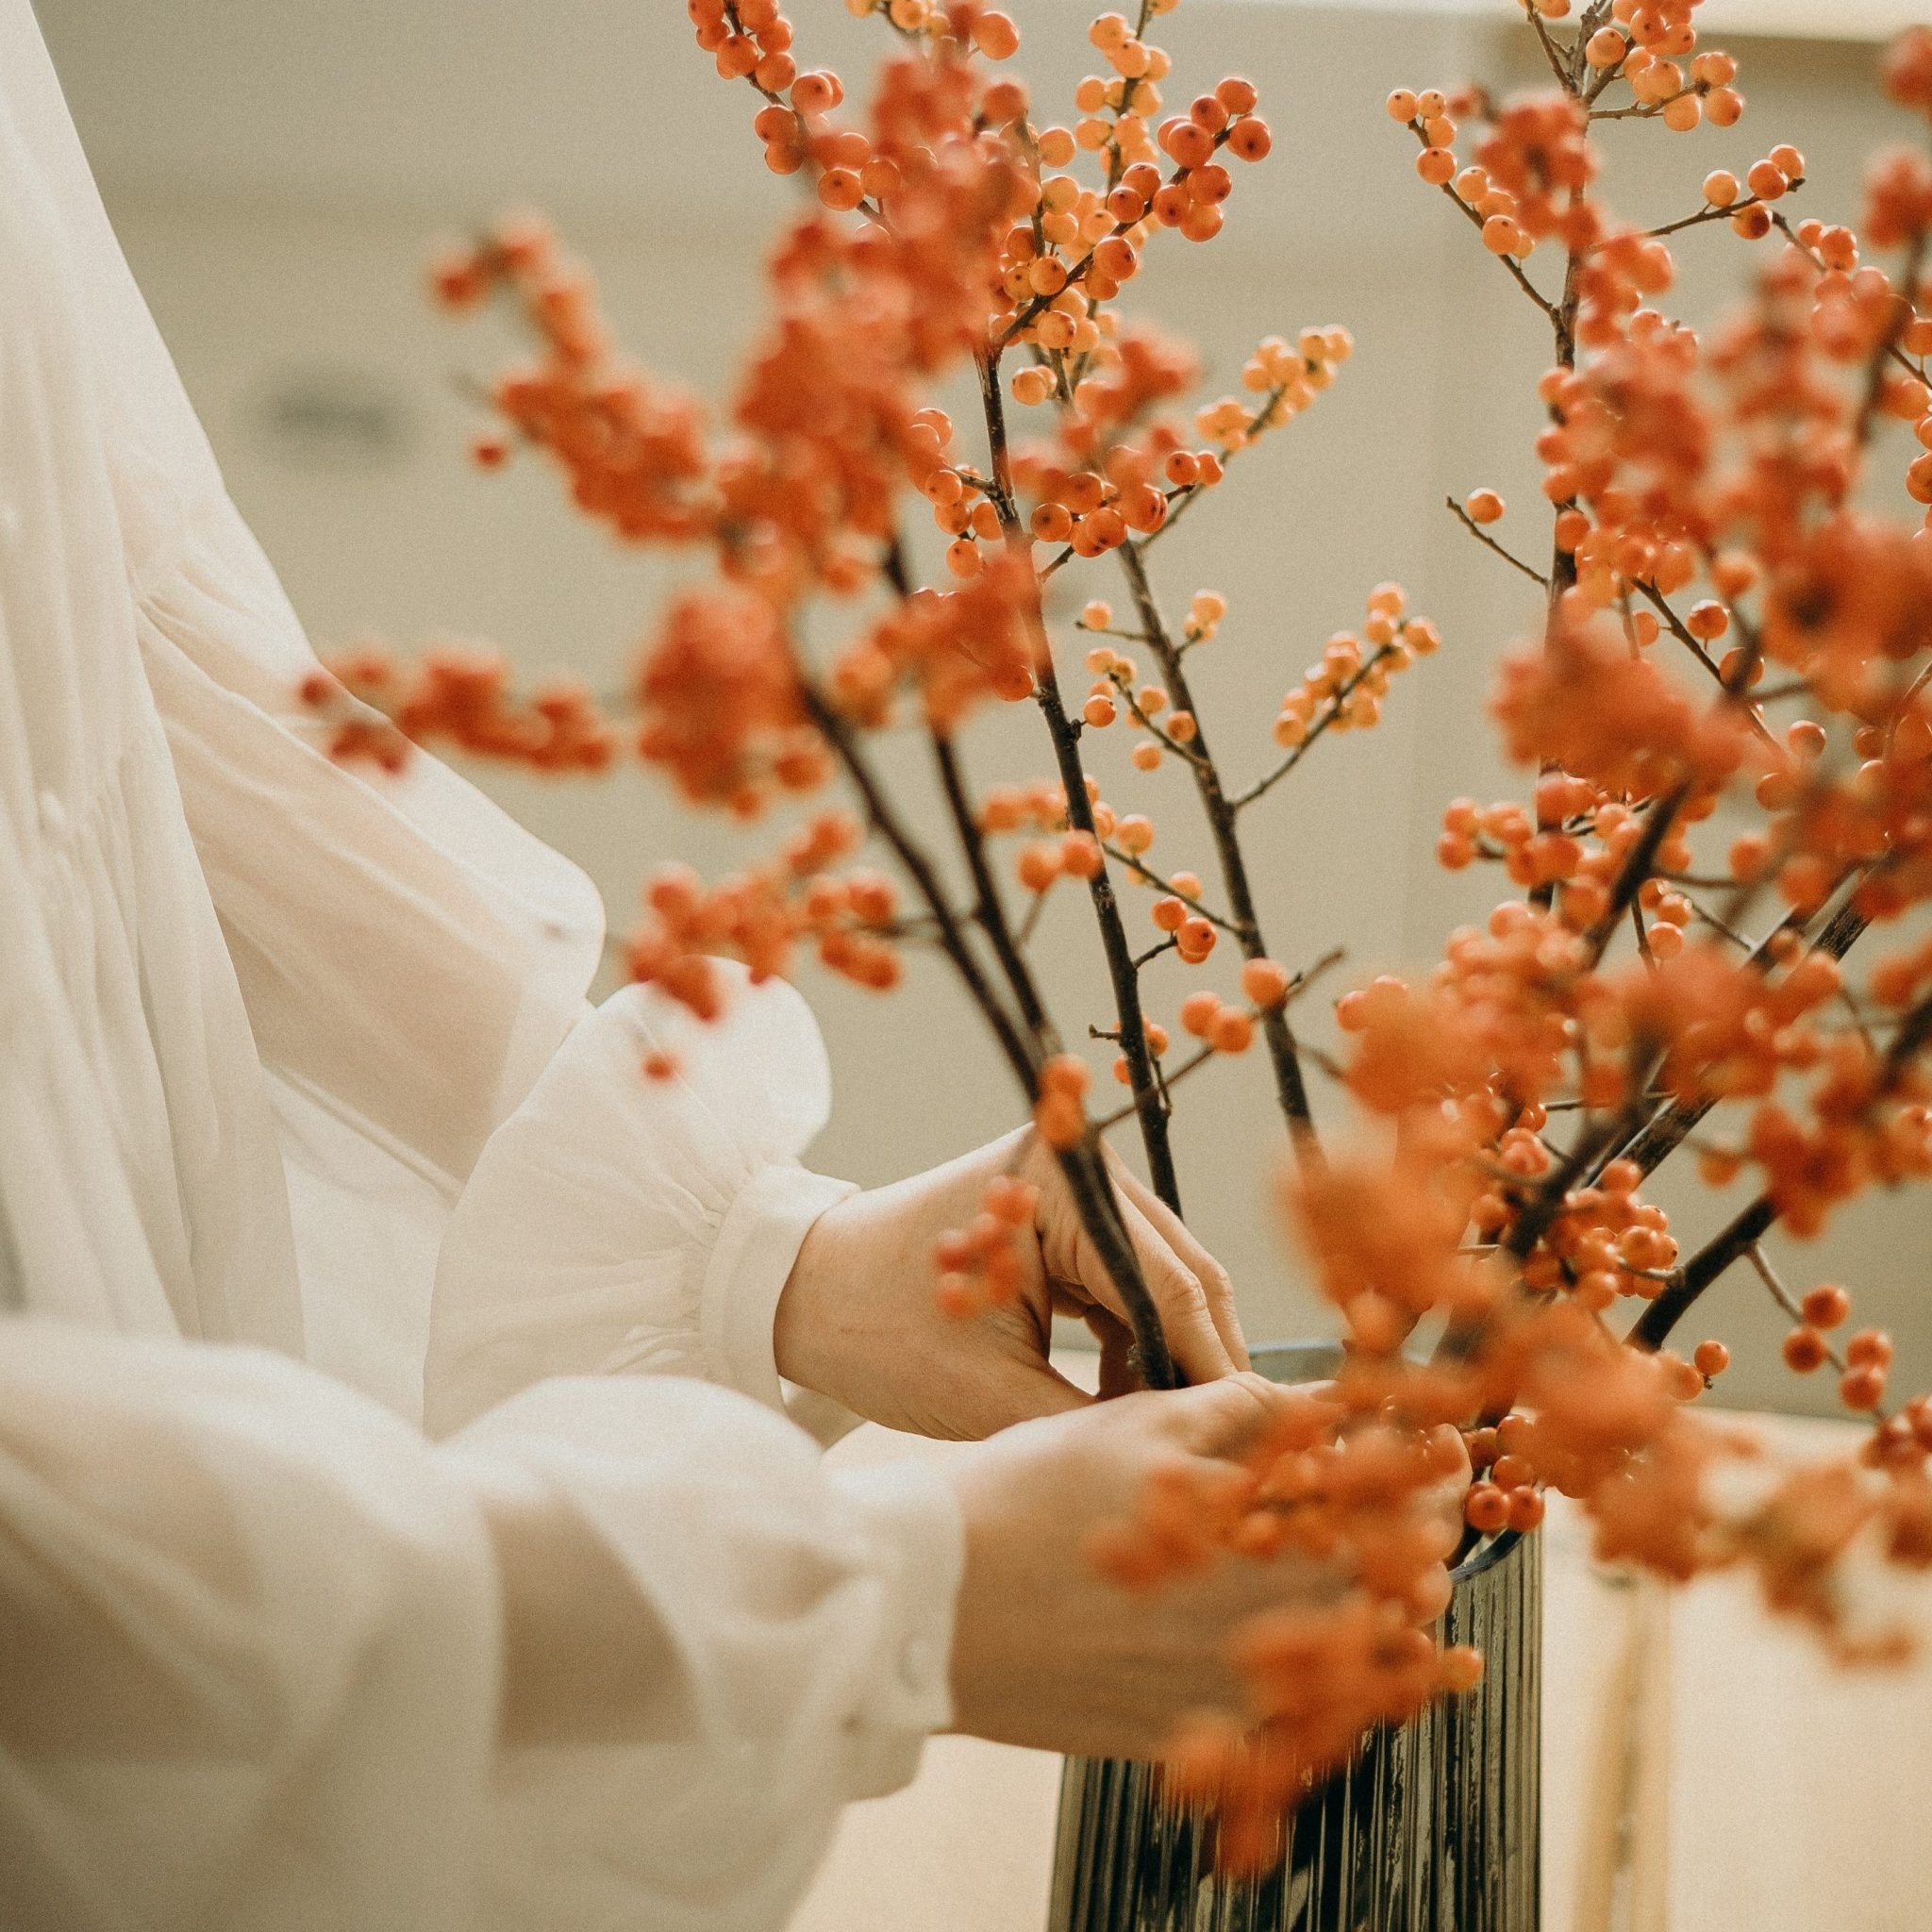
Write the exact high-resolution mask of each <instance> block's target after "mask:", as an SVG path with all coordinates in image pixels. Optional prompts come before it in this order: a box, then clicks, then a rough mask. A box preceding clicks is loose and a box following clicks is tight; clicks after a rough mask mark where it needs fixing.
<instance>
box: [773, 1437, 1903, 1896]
mask: <svg viewBox="0 0 1932 1932" xmlns="http://www.w3.org/2000/svg"><path fill="white" fill-rule="evenodd" d="M1759 1420H1760V1421H1762V1423H1763V1424H1764V1427H1765V1429H1766V1431H1767V1433H1768V1434H1769V1435H1771V1436H1772V1437H1773V1438H1774V1439H1775V1440H1776V1441H1780V1442H1782V1443H1788V1444H1793V1445H1798V1446H1801V1447H1804V1448H1807V1449H1812V1450H1818V1449H1823V1448H1828V1447H1829V1446H1830V1445H1831V1444H1832V1442H1833V1441H1834V1440H1854V1438H1851V1437H1848V1436H1847V1434H1846V1431H1845V1430H1843V1429H1841V1428H1840V1427H1839V1425H1837V1424H1818V1423H1801V1422H1792V1421H1789V1420H1785V1419H1771V1418H1763V1419H1759ZM1835 1431H1836V1437H1835V1435H1834V1432H1835ZM948 1453H953V1452H951V1451H950V1450H949V1448H948V1446H947V1445H943V1444H936V1443H925V1442H916V1441H911V1440H909V1439H908V1438H903V1437H894V1436H889V1435H887V1434H886V1433H885V1432H884V1431H881V1430H873V1429H866V1430H861V1431H859V1432H858V1435H856V1436H854V1437H852V1438H850V1439H848V1441H846V1442H844V1443H841V1445H840V1447H839V1448H838V1449H837V1450H836V1451H835V1452H834V1455H835V1456H836V1457H839V1458H840V1459H841V1460H843V1459H855V1460H875V1459H882V1458H887V1457H896V1456H904V1455H916V1456H923V1457H942V1456H944V1455H946V1454H948ZM1546 1535H1547V1537H1548V1546H1547V1550H1546V1561H1545V1607H1544V1645H1545V1650H1544V1668H1543V1683H1544V1704H1543V1846H1544V1856H1543V1928H1544V1932H1924V1928H1928V1927H1932V1663H1914V1664H1912V1665H1909V1666H1907V1667H1906V1668H1904V1669H1901V1670H1891V1671H1884V1672H1868V1673H1845V1672H1841V1671H1840V1670H1838V1669H1836V1668H1835V1667H1833V1666H1832V1665H1831V1664H1829V1663H1827V1662H1826V1661H1825V1660H1824V1658H1823V1657H1821V1655H1820V1654H1819V1652H1818V1650H1817V1648H1816V1646H1815V1645H1814V1644H1813V1643H1812V1642H1811V1641H1810V1640H1809V1639H1808V1638H1807V1636H1805V1635H1804V1634H1803V1633H1802V1632H1800V1631H1797V1630H1794V1629H1792V1628H1790V1627H1789V1626H1788V1625H1786V1624H1780V1623H1774V1622H1773V1621H1772V1620H1771V1619H1770V1618H1769V1617H1768V1616H1767V1615H1766V1613H1765V1612H1764V1611H1763V1610H1762V1609H1761V1608H1760V1607H1758V1606H1757V1601H1756V1597H1755V1595H1754V1593H1753V1591H1752V1590H1751V1588H1750V1586H1749V1585H1748V1584H1746V1583H1745V1582H1743V1581H1742V1580H1741V1579H1739V1578H1736V1577H1729V1576H1724V1577H1714V1578H1710V1579H1707V1580H1705V1581H1703V1582H1700V1583H1698V1584H1696V1585H1694V1586H1692V1587H1691V1588H1690V1589H1688V1590H1684V1591H1665V1590H1663V1589H1661V1588H1660V1587H1658V1586H1656V1585H1654V1584H1650V1583H1647V1582H1633V1581H1631V1580H1629V1579H1627V1578H1624V1577H1621V1576H1617V1575H1613V1574H1607V1573H1606V1572H1604V1571H1603V1570H1601V1569H1600V1568H1599V1567H1598V1566H1597V1565H1595V1564H1594V1563H1592V1562H1591V1558H1590V1555H1589V1545H1588V1537H1587V1532H1586V1531H1585V1529H1584V1527H1583V1525H1581V1524H1579V1523H1578V1522H1577V1520H1576V1519H1575V1517H1574V1515H1572V1514H1570V1513H1569V1512H1567V1511H1565V1510H1562V1509H1560V1508H1559V1509H1557V1510H1553V1511H1552V1515H1551V1521H1550V1524H1549V1527H1548V1529H1547V1531H1546ZM1910 1594H1911V1595H1912V1597H1913V1599H1914V1605H1913V1607H1914V1609H1915V1612H1916V1614H1917V1616H1918V1619H1919V1621H1920V1622H1921V1623H1922V1624H1923V1626H1924V1629H1925V1630H1926V1632H1927V1634H1928V1642H1932V1587H1928V1588H1925V1589H1918V1588H1916V1587H1914V1589H1913V1590H1912V1591H1911V1592H1910ZM1058 1780H1059V1760H1058V1758H1056V1757H1047V1756H1045V1755H1043V1754H1041V1753H1040V1752H1035V1751H1019V1750H1013V1749H1010V1748H1008V1747H1005V1746H1002V1745H996V1744H986V1743H982V1742H980V1741H979V1740H976V1739H972V1738H938V1739H935V1740H933V1741H932V1743H931V1744H930V1745H929V1746H928V1747H927V1750H926V1755H925V1758H924V1764H923V1766H922V1769H921V1771H920V1774H919V1776H918V1777H917V1779H915V1780H914V1782H913V1783H912V1784H911V1785H910V1786H909V1787H908V1788H907V1789H906V1790H903V1791H900V1792H898V1793H897V1794H896V1795H894V1796H892V1797H891V1798H886V1799H881V1800H878V1801H876V1802H874V1803H872V1804H866V1805H856V1806H853V1807H851V1808H850V1809H849V1810H848V1811H847V1813H846V1815H845V1819H844V1822H843V1824H842V1825H841V1830H840V1833H839V1836H838V1839H837V1840H836V1842H835V1843H834V1845H833V1847H832V1850H831V1853H830V1856H829V1857H827V1859H826V1861H825V1864H824V1868H823V1870H822V1871H821V1872H820V1874H819V1877H818V1880H817V1882H816V1884H815V1885H814V1887H813V1889H812V1890H811V1892H810V1894H809V1896H808V1898H807V1900H806V1902H805V1904H804V1905H803V1906H802V1907H801V1908H800V1910H799V1912H798V1915H797V1917H796V1918H795V1920H794V1921H793V1925H794V1932H1039V1928H1041V1927H1043V1925H1044V1924H1045V1914H1046V1896H1047V1887H1048V1876H1049V1873H1050V1871H1051V1867H1052V1857H1053V1828H1054V1809H1055V1803H1056V1798H1057V1794H1058Z"/></svg>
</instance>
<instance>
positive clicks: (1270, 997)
mask: <svg viewBox="0 0 1932 1932" xmlns="http://www.w3.org/2000/svg"><path fill="white" fill-rule="evenodd" d="M1288 988H1289V975H1288V969H1287V968H1286V967H1285V966H1282V965H1279V964H1277V963H1276V962H1275V961H1274V960H1273V959H1250V960H1249V961H1248V962H1247V964H1246V965H1244V966H1243V967H1242V968H1241V991H1243V992H1244V993H1246V994H1247V996H1248V997H1249V999H1251V1000H1252V1001H1253V1002H1254V1003H1255V1005H1256V1006H1257V1007H1278V1006H1279V1005H1280V1004H1281V1003H1282V1001H1283V1000H1285V999H1286V998H1287V997H1288Z"/></svg>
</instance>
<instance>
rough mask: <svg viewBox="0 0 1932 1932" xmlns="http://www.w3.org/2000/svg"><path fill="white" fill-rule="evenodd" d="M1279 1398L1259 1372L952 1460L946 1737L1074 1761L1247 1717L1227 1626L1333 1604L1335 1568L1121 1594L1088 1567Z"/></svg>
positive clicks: (1270, 1570) (1124, 1400)
mask: <svg viewBox="0 0 1932 1932" xmlns="http://www.w3.org/2000/svg"><path fill="white" fill-rule="evenodd" d="M1283 1396H1284V1391H1281V1390H1280V1389H1278V1388H1276V1387H1275V1386H1274V1384H1273V1383H1271V1382H1268V1381H1266V1380H1265V1379H1263V1378H1262V1377H1261V1376H1259V1375H1256V1374H1237V1375H1230V1376H1226V1377H1224V1378H1223V1379H1222V1380H1219V1381H1215V1382H1208V1383H1205V1384H1203V1385H1201V1386H1200V1387H1198V1388H1193V1389H1184V1390H1179V1391H1173V1392H1161V1393H1143V1394H1136V1395H1124V1396H1122V1397H1120V1398H1119V1399H1118V1400H1116V1401H1112V1402H1104V1403H1101V1404H1099V1405H1098V1406H1096V1407H1091V1408H1087V1409H1079V1410H1075V1411H1073V1412H1071V1413H1069V1414H1065V1415H1058V1416H1051V1417H1047V1418H1044V1419H1042V1420H1041V1421H1037V1422H1029V1423H1022V1424H1019V1425H1018V1426H1016V1427H1014V1428H1010V1429H1008V1430H1007V1431H1006V1432H1005V1433H1004V1434H1002V1435H999V1436H996V1437H994V1438H992V1439H991V1441H986V1442H983V1443H979V1444H977V1445H975V1446H974V1448H973V1449H972V1450H970V1451H968V1452H966V1453H964V1454H962V1455H961V1456H960V1457H958V1459H957V1461H956V1462H955V1464H954V1469H955V1472H956V1473H955V1476H954V1480H955V1483H956V1486H957V1488H958V1495H959V1501H960V1505H961V1507H962V1509H963V1511H964V1514H965V1519H966V1566H965V1572H964V1575H963V1577H962V1579H961V1582H960V1587H959V1599H958V1617H957V1621H956V1624H955V1635H954V1641H953V1699H954V1724H955V1728H956V1729H958V1730H961V1731H966V1732H970V1733H971V1734H973V1735H974V1736H975V1737H981V1738H990V1739H992V1740H996V1741H997V1742H1000V1743H1006V1744H1024V1745H1030V1746H1033V1747H1034V1748H1036V1749H1041V1750H1049V1751H1058V1752H1062V1753H1065V1754H1067V1755H1070V1756H1078V1757H1158V1756H1159V1755H1160V1753H1161V1752H1162V1751H1163V1750H1164V1749H1165V1748H1166V1747H1167V1746H1168V1744H1169V1743H1171V1742H1172V1740H1173V1734H1174V1726H1175V1724H1176V1723H1177V1722H1178V1721H1179V1720H1180V1719H1182V1718H1183V1717H1187V1716H1190V1715H1192V1714H1197V1713H1211V1714H1216V1715H1222V1716H1227V1717H1232V1718H1234V1719H1235V1720H1237V1721H1238V1722H1241V1723H1246V1722H1249V1721H1251V1719H1252V1716H1253V1711H1252V1707H1251V1706H1250V1704H1249V1702H1248V1699H1247V1697H1246V1694H1245V1692H1244V1691H1243V1688H1242V1685H1241V1679H1240V1677H1239V1675H1238V1674H1237V1672H1236V1670H1235V1668H1234V1664H1233V1660H1232V1657H1233V1649H1234V1639H1235V1635H1236V1632H1237V1630H1238V1629H1239V1628H1240V1626H1241V1624H1244V1623H1245V1622H1247V1620H1248V1619H1250V1618H1252V1617H1254V1616H1255V1615H1257V1613H1258V1612H1260V1611H1262V1610H1266V1609H1270V1608H1279V1607H1288V1606H1292V1605H1295V1604H1304V1605H1308V1606H1313V1605H1315V1604H1318V1603H1323V1602H1327V1601H1331V1600H1333V1598H1334V1597H1335V1595H1336V1594H1337V1592H1338V1591H1339V1588H1340V1579H1339V1577H1338V1575H1337V1574H1336V1573H1335V1572H1334V1571H1332V1570H1330V1569H1328V1568H1326V1567H1324V1566H1322V1565H1319V1564H1315V1563H1312V1562H1310V1561H1308V1560H1307V1558H1303V1557H1279V1558H1274V1559H1272V1560H1268V1561H1254V1560H1250V1559H1247V1558H1241V1557H1227V1558H1225V1559H1224V1560H1222V1561H1218V1562H1215V1563H1212V1564H1209V1565H1208V1566H1207V1567H1205V1568H1204V1569H1202V1570H1199V1571H1196V1572H1192V1573H1190V1574H1186V1575H1181V1576H1176V1577H1174V1578H1172V1579H1170V1580H1168V1581H1166V1582H1163V1583H1161V1584H1160V1585H1158V1587H1156V1588H1152V1589H1147V1590H1132V1591H1129V1590H1126V1589H1124V1588H1123V1587H1122V1586H1121V1585H1119V1584H1117V1583H1115V1582H1112V1581H1110V1580H1109V1579H1108V1577H1107V1576H1105V1575H1104V1574H1102V1573H1101V1571H1100V1570H1099V1569H1098V1568H1097V1567H1096V1565H1095V1563H1094V1560H1093V1557H1092V1555H1091V1539H1092V1535H1093V1532H1094V1531H1096V1530H1101V1529H1106V1528H1111V1527H1114V1526H1117V1525H1119V1524H1123V1523H1125V1522H1128V1521H1130V1520H1131V1519H1133V1518H1134V1517H1135V1516H1136V1515H1137V1514H1138V1513H1139V1511H1140V1509H1141V1505H1142V1503H1143V1500H1144V1498H1145V1496H1146V1493H1147V1487H1148V1484H1149V1482H1150V1481H1151V1480H1153V1479H1154V1478H1156V1477H1157V1476H1158V1474H1160V1473H1161V1472H1163V1471H1175V1472H1185V1471H1188V1470H1189V1469H1190V1468H1191V1467H1193V1468H1197V1469H1199V1470H1200V1472H1201V1473H1203V1474H1206V1473H1208V1471H1209V1470H1210V1469H1213V1468H1219V1469H1221V1470H1224V1469H1225V1468H1226V1466H1227V1465H1228V1463H1229V1462H1230V1461H1231V1460H1232V1459H1233V1458H1235V1457H1239V1456H1240V1454H1241V1451H1242V1449H1244V1448H1245V1447H1247V1446H1248V1445H1249V1444H1250V1443H1251V1442H1252V1441H1254V1440H1255V1439H1256V1437H1257V1435H1258V1434H1259V1432H1260V1431H1261V1429H1262V1428H1263V1427H1264V1426H1265V1424H1267V1422H1268V1421H1269V1419H1270V1417H1271V1416H1272V1415H1273V1414H1274V1412H1275V1408H1276V1406H1277V1405H1278V1404H1279V1403H1280V1402H1281V1401H1282V1400H1283Z"/></svg>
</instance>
